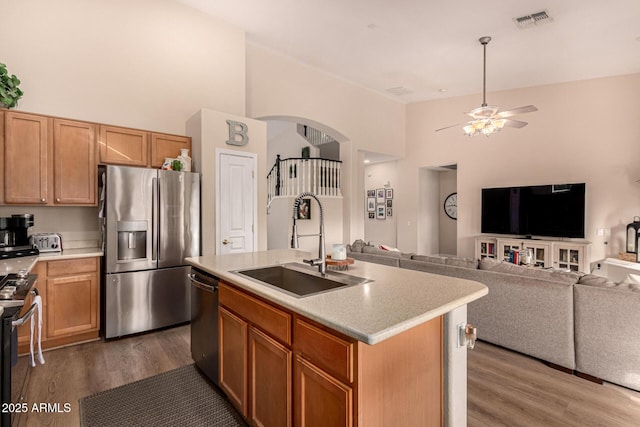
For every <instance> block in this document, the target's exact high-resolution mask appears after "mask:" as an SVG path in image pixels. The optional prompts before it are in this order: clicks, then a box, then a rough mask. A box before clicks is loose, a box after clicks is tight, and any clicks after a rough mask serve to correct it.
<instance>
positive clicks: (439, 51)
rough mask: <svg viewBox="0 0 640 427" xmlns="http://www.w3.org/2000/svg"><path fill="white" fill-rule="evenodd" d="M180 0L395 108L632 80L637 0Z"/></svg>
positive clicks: (639, 53) (638, 41) (639, 65)
mask: <svg viewBox="0 0 640 427" xmlns="http://www.w3.org/2000/svg"><path fill="white" fill-rule="evenodd" d="M179 1H181V2H182V3H185V4H187V5H190V6H192V7H194V8H196V9H199V10H201V11H203V12H205V13H208V14H211V15H214V16H216V17H218V18H221V19H223V20H225V21H227V22H229V23H231V24H233V25H236V26H238V27H240V28H242V29H244V30H245V31H246V34H247V40H248V41H249V42H250V43H255V44H258V45H261V46H265V47H267V48H269V49H271V50H274V51H277V52H280V53H282V54H284V55H287V56H290V57H292V58H294V59H297V60H299V61H301V62H303V63H306V64H308V65H310V66H313V67H316V68H319V69H322V70H324V71H326V72H328V73H331V74H333V75H336V76H339V77H341V78H343V79H346V80H348V81H351V82H353V83H356V84H359V85H361V86H363V87H366V88H369V89H371V90H374V91H378V92H380V93H382V94H385V95H387V96H389V97H392V98H394V99H396V100H398V101H401V102H416V101H422V100H431V99H439V98H446V97H454V96H461V95H468V94H476V93H481V92H482V46H481V45H480V43H479V42H478V38H479V37H481V36H491V37H492V41H491V42H490V43H489V45H488V47H487V91H488V92H491V91H497V90H504V89H513V88H518V87H529V86H538V85H544V84H551V83H560V82H566V81H573V80H583V79H590V78H597V77H605V76H613V75H623V74H631V73H637V72H640V25H639V24H638V23H639V22H640V1H638V0H609V1H603V0H561V1H557V0H556V1H542V0H528V1H526V2H524V1H513V0H481V1H478V0H456V1H443V0H440V1H435V0H395V1H391V0H268V1H265V0H215V1H210V0H179ZM538 12H546V14H547V15H548V18H546V19H541V20H535V19H532V20H527V19H523V20H521V21H522V22H523V23H524V24H525V25H523V26H519V25H517V24H516V21H517V19H514V18H521V17H525V16H533V17H538V18H540V17H541V15H537V13H538ZM533 22H537V23H535V24H532V23H533ZM526 24H531V25H526Z"/></svg>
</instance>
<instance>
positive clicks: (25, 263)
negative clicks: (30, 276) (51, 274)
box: [0, 248, 103, 275]
mask: <svg viewBox="0 0 640 427" xmlns="http://www.w3.org/2000/svg"><path fill="white" fill-rule="evenodd" d="M102 255H103V252H102V250H101V249H100V248H82V249H65V250H64V251H62V252H43V253H41V254H40V255H38V256H26V257H20V258H9V259H5V260H2V261H0V275H5V274H11V273H17V272H18V270H22V269H26V270H28V271H31V269H33V267H34V266H35V265H36V262H38V261H56V260H63V259H74V258H86V257H95V256H102Z"/></svg>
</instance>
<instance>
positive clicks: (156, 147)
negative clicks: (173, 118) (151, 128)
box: [151, 133, 191, 168]
mask: <svg viewBox="0 0 640 427" xmlns="http://www.w3.org/2000/svg"><path fill="white" fill-rule="evenodd" d="M183 148H186V149H188V150H189V151H191V138H189V137H188V136H179V135H165V134H162V133H152V134H151V167H156V168H159V167H161V166H162V164H163V163H164V159H165V158H166V157H171V158H172V159H175V158H176V157H178V156H179V155H180V150H181V149H183Z"/></svg>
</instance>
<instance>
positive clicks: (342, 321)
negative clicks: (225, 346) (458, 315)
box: [186, 249, 488, 344]
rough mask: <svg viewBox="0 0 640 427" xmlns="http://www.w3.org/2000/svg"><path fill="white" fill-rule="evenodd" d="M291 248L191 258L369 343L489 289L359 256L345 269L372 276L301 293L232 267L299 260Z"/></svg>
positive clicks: (301, 255) (191, 261)
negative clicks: (254, 278)
mask: <svg viewBox="0 0 640 427" xmlns="http://www.w3.org/2000/svg"><path fill="white" fill-rule="evenodd" d="M308 255H309V254H308V253H306V252H302V251H295V250H290V249H282V250H270V251H264V252H249V253H243V254H233V255H219V256H215V255H211V256H204V257H193V258H187V259H186V261H187V262H188V263H189V264H191V265H193V266H196V267H199V268H201V269H203V270H205V271H208V272H210V273H212V274H214V275H215V276H217V277H219V278H221V279H224V280H226V281H229V282H231V283H233V284H235V285H237V286H238V287H240V288H242V289H245V290H247V291H249V292H251V293H253V294H255V295H258V296H260V297H263V298H265V299H267V300H269V301H272V302H273V303H275V304H278V305H280V306H282V307H284V308H287V309H289V310H291V311H294V312H296V313H299V314H301V315H303V316H305V317H308V318H310V319H312V320H315V321H317V322H319V323H321V324H323V325H325V326H327V327H329V328H332V329H334V330H336V331H339V332H342V333H344V334H345V335H347V336H350V337H352V338H355V339H357V340H359V341H362V342H365V343H367V344H376V343H378V342H380V341H383V340H385V339H387V338H390V337H392V336H394V335H397V334H399V333H401V332H404V331H406V330H408V329H410V328H412V327H414V326H417V325H419V324H421V323H424V322H427V321H429V320H431V319H433V318H435V317H438V316H440V315H443V314H445V313H448V312H449V311H451V310H453V309H455V308H457V307H460V306H463V305H466V304H468V303H470V302H472V301H474V300H476V299H478V298H480V297H482V296H484V295H486V294H487V292H488V290H487V287H486V286H485V285H483V284H481V283H478V282H474V281H471V280H465V279H458V278H455V277H448V276H440V275H436V274H430V273H423V272H419V271H414V270H407V269H402V268H398V267H389V266H385V265H379V264H373V263H368V262H364V261H356V262H355V263H354V264H352V265H350V266H349V270H347V271H344V272H340V273H345V274H350V275H354V276H358V277H365V278H368V279H371V280H373V282H370V283H366V284H363V285H357V286H351V287H346V288H342V289H337V290H334V291H327V292H323V293H320V294H316V295H310V296H307V297H301V298H297V297H294V296H292V295H290V294H287V293H284V292H282V291H279V290H277V289H276V288H274V287H270V286H265V285H262V284H259V283H256V282H254V281H252V280H250V279H247V278H245V277H243V276H240V275H237V274H235V273H232V272H231V271H233V270H238V269H242V268H254V267H264V266H269V265H275V264H282V263H287V262H300V263H302V259H303V258H308Z"/></svg>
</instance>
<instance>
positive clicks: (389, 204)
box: [387, 199, 393, 208]
mask: <svg viewBox="0 0 640 427" xmlns="http://www.w3.org/2000/svg"><path fill="white" fill-rule="evenodd" d="M387 207H388V208H392V207H393V200H391V199H387Z"/></svg>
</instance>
